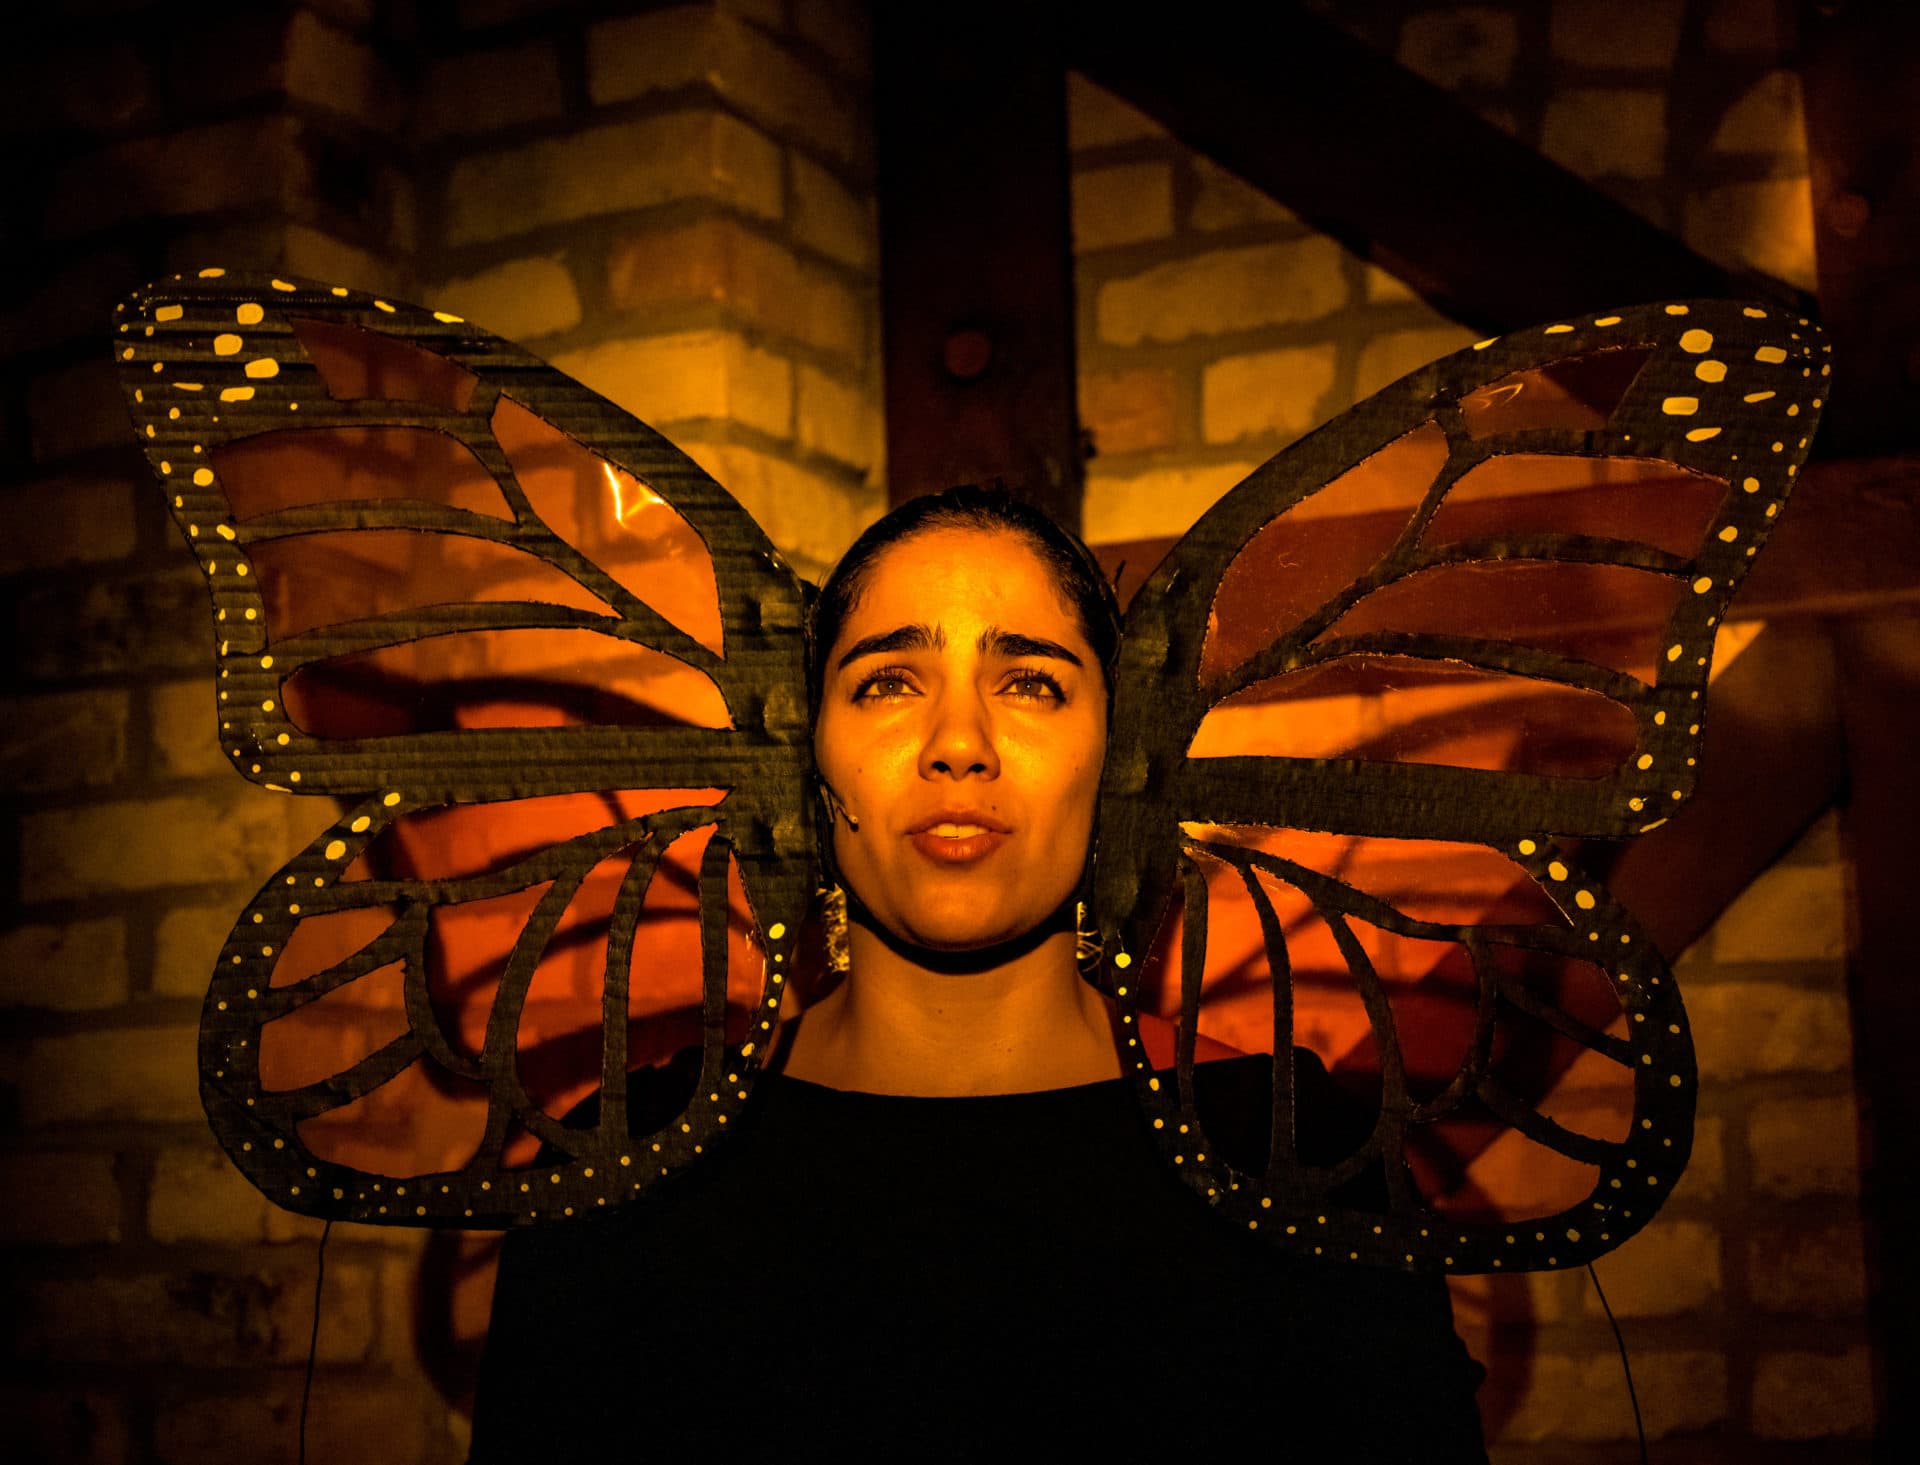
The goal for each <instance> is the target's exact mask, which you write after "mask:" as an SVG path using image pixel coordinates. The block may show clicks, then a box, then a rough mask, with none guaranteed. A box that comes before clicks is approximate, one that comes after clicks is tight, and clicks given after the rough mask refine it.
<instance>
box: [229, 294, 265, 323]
mask: <svg viewBox="0 0 1920 1465" xmlns="http://www.w3.org/2000/svg"><path fill="white" fill-rule="evenodd" d="M266 315H267V313H266V312H265V311H264V310H262V309H261V308H260V307H259V306H258V305H255V304H254V303H253V302H252V301H251V300H249V301H248V302H247V303H246V304H245V305H242V306H240V307H239V308H238V309H236V310H235V311H234V312H233V318H234V319H235V320H236V321H238V322H239V323H240V324H241V325H243V326H257V325H259V324H260V322H261V321H263V320H265V319H266Z"/></svg>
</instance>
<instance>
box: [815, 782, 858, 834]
mask: <svg viewBox="0 0 1920 1465" xmlns="http://www.w3.org/2000/svg"><path fill="white" fill-rule="evenodd" d="M813 782H814V787H816V788H818V789H819V790H820V802H821V803H822V804H824V805H825V806H826V810H827V828H829V829H831V828H833V821H834V819H835V818H836V817H838V818H841V819H844V820H846V821H847V829H848V831H849V832H850V833H854V834H858V833H859V832H860V821H859V820H858V819H856V818H854V817H853V814H852V813H851V812H850V811H849V810H848V808H847V806H846V805H845V804H843V803H841V802H840V795H838V794H836V793H835V792H834V791H833V785H832V784H830V783H828V782H827V781H826V780H825V779H824V778H821V777H820V776H819V775H818V774H815V775H814V779H813Z"/></svg>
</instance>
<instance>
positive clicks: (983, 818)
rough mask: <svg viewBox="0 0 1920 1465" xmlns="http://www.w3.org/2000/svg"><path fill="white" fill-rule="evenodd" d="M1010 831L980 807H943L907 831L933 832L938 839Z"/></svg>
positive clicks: (915, 832) (917, 832) (912, 832)
mask: <svg viewBox="0 0 1920 1465" xmlns="http://www.w3.org/2000/svg"><path fill="white" fill-rule="evenodd" d="M1008 832H1009V831H1008V828H1007V826H1006V825H1005V824H1004V823H1002V822H1001V821H1000V820H998V819H995V818H994V817H993V816H992V815H990V814H983V813H981V812H980V811H979V810H978V809H942V810H941V811H940V812H939V813H937V814H930V815H928V816H927V817H926V818H925V819H922V820H921V821H920V822H919V823H917V824H915V825H914V826H913V827H912V828H911V829H909V830H908V831H907V833H908V834H931V835H933V836H934V837H935V838H937V839H969V838H971V837H972V836H974V835H976V834H1006V833H1008Z"/></svg>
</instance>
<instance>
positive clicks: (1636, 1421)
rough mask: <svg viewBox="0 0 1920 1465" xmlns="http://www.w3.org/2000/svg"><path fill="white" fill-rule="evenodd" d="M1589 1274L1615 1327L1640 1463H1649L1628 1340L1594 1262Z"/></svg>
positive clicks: (1645, 1433)
mask: <svg viewBox="0 0 1920 1465" xmlns="http://www.w3.org/2000/svg"><path fill="white" fill-rule="evenodd" d="M1587 1275H1588V1276H1589V1277H1591V1278H1592V1279H1593V1291H1594V1295H1595V1296H1596V1297H1598V1298H1599V1299H1600V1310H1601V1311H1602V1312H1604V1313H1605V1314H1606V1315H1607V1326H1608V1327H1610V1328H1612V1329H1613V1341H1614V1346H1615V1347H1617V1348H1619V1350H1620V1372H1621V1373H1623V1374H1625V1375H1626V1376H1627V1402H1628V1403H1630V1404H1632V1405H1633V1432H1634V1434H1636V1435H1637V1436H1639V1439H1640V1465H1647V1428H1646V1426H1645V1425H1644V1424H1642V1423H1641V1422H1640V1396H1639V1395H1638V1394H1636V1393H1635V1392H1634V1391H1633V1365H1632V1364H1630V1363H1628V1362H1627V1340H1626V1339H1625V1338H1623V1337H1621V1336H1620V1324H1619V1323H1617V1322H1615V1321H1614V1320H1613V1309H1612V1308H1611V1307H1609V1306H1608V1305H1607V1294H1606V1292H1605V1291H1604V1290H1602V1288H1601V1286H1600V1274H1599V1273H1598V1272H1596V1271H1595V1270H1594V1269H1593V1263H1592V1262H1588V1263H1587Z"/></svg>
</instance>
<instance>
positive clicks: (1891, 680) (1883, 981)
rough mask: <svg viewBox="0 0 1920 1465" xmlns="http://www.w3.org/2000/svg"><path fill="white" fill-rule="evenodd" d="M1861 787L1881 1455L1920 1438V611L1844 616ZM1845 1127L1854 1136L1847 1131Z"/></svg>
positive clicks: (1857, 983)
mask: <svg viewBox="0 0 1920 1465" xmlns="http://www.w3.org/2000/svg"><path fill="white" fill-rule="evenodd" d="M1835 650H1836V653H1837V664H1838V666H1839V669H1840V696H1841V706H1842V715H1843V719H1844V725H1845V729H1846V740H1847V773H1848V779H1849V782H1850V784H1851V790H1850V797H1849V798H1848V800H1847V804H1846V806H1845V808H1844V810H1843V812H1842V823H1841V828H1842V831H1843V834H1844V836H1845V838H1846V842H1847V852H1848V855H1849V856H1850V861H1849V863H1850V866H1851V870H1852V877H1853V897H1854V899H1853V930H1852V932H1851V933H1850V934H1851V936H1852V938H1853V939H1852V941H1851V943H1850V944H1851V946H1852V952H1851V956H1850V967H1851V973H1850V975H1851V981H1852V992H1851V995H1852V998H1853V1044H1854V1082H1855V1085H1856V1087H1857V1088H1858V1091H1859V1093H1860V1097H1861V1100H1862V1110H1863V1113H1862V1120H1863V1125H1862V1127H1863V1130H1864V1134H1863V1136H1862V1137H1863V1139H1864V1141H1865V1145H1864V1148H1865V1157H1866V1197H1865V1199H1866V1219H1867V1274H1868V1296H1869V1299H1870V1300H1869V1303H1868V1312H1867V1321H1868V1325H1869V1327H1870V1328H1871V1329H1872V1334H1873V1344H1874V1360H1873V1361H1874V1395H1875V1400H1874V1402H1875V1406H1876V1411H1875V1412H1876V1414H1877V1416H1878V1420H1877V1424H1878V1427H1877V1429H1876V1431H1875V1436H1874V1438H1875V1442H1876V1444H1875V1454H1874V1459H1876V1460H1905V1459H1910V1458H1912V1450H1913V1447H1914V1445H1915V1444H1920V1397H1917V1396H1916V1395H1915V1392H1914V1389H1913V1381H1914V1379H1915V1378H1920V1257H1916V1254H1915V1251H1914V1237H1915V1236H1916V1235H1920V1069H1916V1067H1915V1065H1914V1057H1913V1048H1914V1035H1915V1033H1916V1032H1920V984H1916V983H1915V981H1914V955H1913V953H1914V917H1913V910H1914V889H1915V881H1916V877H1917V876H1920V859H1916V857H1915V854H1914V845H1913V832H1914V829H1915V827H1916V825H1917V824H1920V760H1916V758H1915V756H1914V749H1915V747H1916V745H1920V617H1916V616H1912V615H1904V616H1881V617H1873V618H1867V617H1859V618H1855V619H1853V620H1851V621H1848V622H1845V623H1843V624H1841V625H1840V626H1838V627H1836V632H1835ZM1836 1139H1837V1140H1840V1141H1844V1139H1845V1136H1836Z"/></svg>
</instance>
